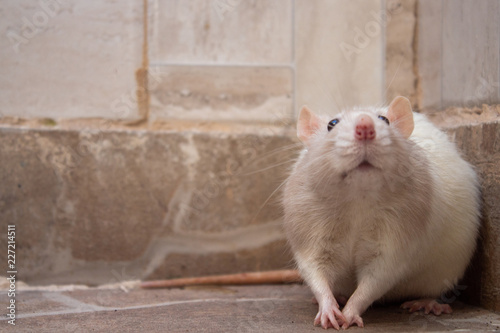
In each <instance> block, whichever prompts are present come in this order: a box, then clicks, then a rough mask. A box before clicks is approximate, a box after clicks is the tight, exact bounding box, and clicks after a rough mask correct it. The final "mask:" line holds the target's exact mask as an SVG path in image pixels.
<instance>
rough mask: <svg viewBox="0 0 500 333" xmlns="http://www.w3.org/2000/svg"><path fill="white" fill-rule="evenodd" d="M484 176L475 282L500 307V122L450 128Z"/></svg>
mask: <svg viewBox="0 0 500 333" xmlns="http://www.w3.org/2000/svg"><path fill="white" fill-rule="evenodd" d="M449 133H450V134H451V135H452V136H453V137H454V138H455V141H456V142H457V144H458V146H459V148H460V149H461V150H462V152H463V153H464V155H465V157H466V159H467V160H468V161H470V162H471V163H472V164H473V165H474V166H475V167H476V170H477V172H478V174H479V176H480V178H481V185H482V198H483V228H482V233H481V238H480V248H479V251H480V254H479V256H478V258H477V262H476V263H475V267H477V268H478V270H477V271H476V272H473V277H474V278H475V280H472V281H471V283H473V284H475V285H479V286H480V288H479V293H480V299H479V301H480V304H481V305H482V306H484V307H486V308H488V309H491V310H494V311H500V287H499V286H500V246H499V244H500V240H499V238H498V235H500V206H499V204H498V202H499V198H500V173H499V171H500V168H499V166H500V122H494V123H486V124H480V125H473V126H462V127H458V128H455V129H451V130H449Z"/></svg>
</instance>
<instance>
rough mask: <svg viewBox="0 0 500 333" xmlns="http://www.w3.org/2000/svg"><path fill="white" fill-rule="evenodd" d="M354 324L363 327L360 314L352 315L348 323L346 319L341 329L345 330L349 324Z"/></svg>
mask: <svg viewBox="0 0 500 333" xmlns="http://www.w3.org/2000/svg"><path fill="white" fill-rule="evenodd" d="M354 324H356V325H357V326H358V327H364V326H365V325H364V324H363V319H362V318H361V316H358V315H354V316H353V317H352V319H351V320H350V321H349V323H347V321H346V322H345V323H344V324H343V325H342V329H344V330H346V329H348V328H349V327H350V326H352V325H354Z"/></svg>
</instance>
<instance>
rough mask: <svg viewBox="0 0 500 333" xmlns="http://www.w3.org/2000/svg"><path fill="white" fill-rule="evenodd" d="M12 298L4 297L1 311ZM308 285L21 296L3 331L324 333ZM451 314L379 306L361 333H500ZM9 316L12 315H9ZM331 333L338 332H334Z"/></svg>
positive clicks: (457, 307) (483, 314)
mask: <svg viewBox="0 0 500 333" xmlns="http://www.w3.org/2000/svg"><path fill="white" fill-rule="evenodd" d="M8 300H9V298H8V296H7V293H6V292H2V293H1V295H0V304H1V306H0V308H1V309H5V308H6V307H4V305H6V304H8V303H7V302H8ZM311 300H312V295H311V293H310V291H309V290H308V289H307V287H305V286H302V285H282V286H255V287H191V288H186V289H171V290H165V289H157V290H141V289H129V288H125V287H123V286H122V288H121V289H120V288H116V289H97V288H90V289H78V288H77V289H75V290H69V291H64V290H61V289H60V288H59V289H58V290H21V291H18V292H17V294H16V305H17V307H16V310H17V313H16V315H17V318H16V326H15V327H12V326H11V325H9V324H8V323H7V321H6V320H5V319H4V318H5V316H2V317H3V318H2V321H0V331H1V332H3V331H6V332H8V331H19V332H289V333H293V332H313V331H316V332H322V331H323V329H321V328H318V327H313V325H312V322H313V319H314V316H315V314H316V311H317V305H315V304H313V303H312V302H311ZM452 306H453V309H454V312H453V314H451V315H442V316H440V317H435V316H426V315H424V314H423V313H417V314H408V313H407V312H405V311H404V310H401V309H399V307H398V306H396V305H394V306H383V307H382V306H377V307H373V308H371V309H369V310H368V311H367V313H366V314H365V315H364V316H363V319H364V322H365V328H364V329H360V328H357V327H354V328H350V329H349V330H350V331H354V332H360V331H362V332H366V333H368V332H423V331H429V332H449V331H456V332H458V331H459V332H467V331H470V332H487V331H500V315H498V314H495V313H492V312H489V311H486V310H483V309H480V308H475V307H471V306H466V305H464V304H462V303H459V302H455V303H454V304H453V305H452ZM2 311H4V312H5V310H2ZM330 332H333V330H331V329H330Z"/></svg>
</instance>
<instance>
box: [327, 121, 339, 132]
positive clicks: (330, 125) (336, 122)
mask: <svg viewBox="0 0 500 333" xmlns="http://www.w3.org/2000/svg"><path fill="white" fill-rule="evenodd" d="M338 123H339V120H338V119H337V118H335V119H332V120H330V122H329V123H328V132H330V131H331V130H332V128H333V126H335V125H337V124H338Z"/></svg>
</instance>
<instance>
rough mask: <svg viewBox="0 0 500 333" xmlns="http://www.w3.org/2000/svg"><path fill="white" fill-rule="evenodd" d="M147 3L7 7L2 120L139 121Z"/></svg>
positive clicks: (12, 3) (0, 31) (2, 11)
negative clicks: (139, 78) (138, 76)
mask: <svg viewBox="0 0 500 333" xmlns="http://www.w3.org/2000/svg"><path fill="white" fill-rule="evenodd" d="M142 18H143V3H142V1H134V0H127V1H124V2H120V3H119V4H118V3H117V2H116V1H110V0H106V1H96V0H91V1H75V0H64V1H63V0H52V1H49V0H44V1H30V0H19V1H18V0H8V1H2V2H1V3H0V44H2V47H1V48H0V100H1V101H2V104H1V105H0V117H1V116H12V117H23V118H30V117H34V118H55V119H57V118H90V117H100V118H112V119H135V118H138V117H139V111H138V106H137V100H138V98H137V96H138V95H137V94H138V91H137V90H138V84H137V81H136V70H138V69H140V67H141V66H142V54H143V51H142V43H143V19H142Z"/></svg>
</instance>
